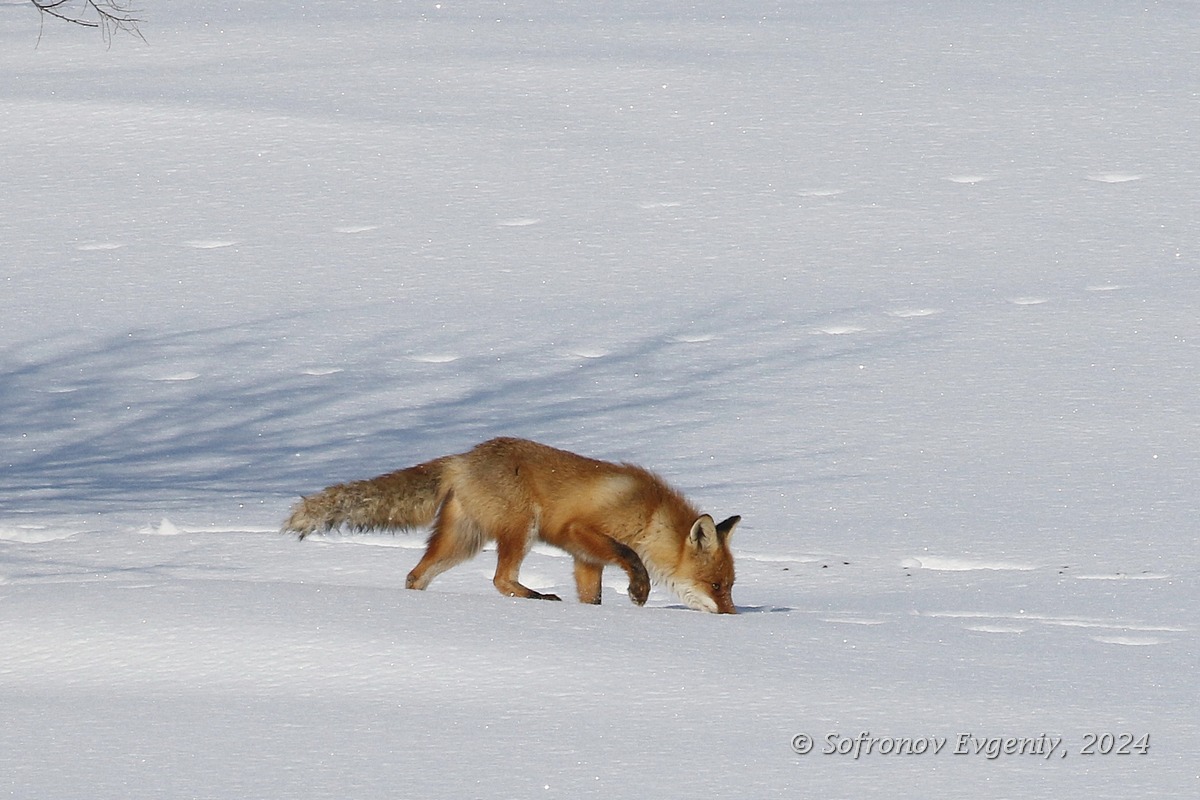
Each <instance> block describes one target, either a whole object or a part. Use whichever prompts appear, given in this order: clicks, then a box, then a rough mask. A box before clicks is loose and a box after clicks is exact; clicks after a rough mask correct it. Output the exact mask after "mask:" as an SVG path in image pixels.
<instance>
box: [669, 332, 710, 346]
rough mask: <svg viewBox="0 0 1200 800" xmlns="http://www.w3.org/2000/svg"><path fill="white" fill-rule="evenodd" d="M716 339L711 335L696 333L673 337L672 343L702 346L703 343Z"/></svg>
mask: <svg viewBox="0 0 1200 800" xmlns="http://www.w3.org/2000/svg"><path fill="white" fill-rule="evenodd" d="M716 338H717V337H716V336H715V335H714V334H711V333H695V334H680V335H678V336H672V337H671V341H672V342H678V343H679V344H700V343H702V342H711V341H713V340H715V339H716Z"/></svg>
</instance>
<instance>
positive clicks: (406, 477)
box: [282, 458, 446, 539]
mask: <svg viewBox="0 0 1200 800" xmlns="http://www.w3.org/2000/svg"><path fill="white" fill-rule="evenodd" d="M445 462H446V459H445V458H438V459H435V460H433V461H427V462H425V463H424V464H418V465H417V466H415V467H409V468H408V469H402V470H397V471H396V472H389V473H388V474H386V475H380V476H379V477H377V478H370V479H369V480H365V481H351V482H350V483H339V484H336V485H335V486H330V487H328V488H327V489H322V490H321V491H319V492H317V493H316V494H310V495H308V496H307V497H302V498H301V499H300V502H299V503H297V504H296V505H295V506H293V507H292V514H291V516H289V517H288V518H287V521H286V522H284V523H283V528H282V531H283V532H285V533H286V532H288V531H292V532H294V533H296V534H298V535H299V536H300V538H301V539H303V538H304V537H305V536H308V535H309V534H310V533H315V532H317V531H328V530H333V529H334V528H341V527H347V528H351V529H353V530H378V529H385V530H386V529H389V528H391V529H396V528H416V527H421V526H425V525H428V524H430V523H431V522H433V518H434V517H435V516H436V515H437V510H438V507H439V506H441V504H442V501H443V500H444V499H445V496H446V490H445V489H443V482H442V472H443V469H444V467H445Z"/></svg>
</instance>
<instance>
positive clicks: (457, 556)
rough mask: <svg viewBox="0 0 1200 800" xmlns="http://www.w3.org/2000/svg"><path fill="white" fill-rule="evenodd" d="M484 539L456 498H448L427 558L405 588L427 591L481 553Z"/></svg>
mask: <svg viewBox="0 0 1200 800" xmlns="http://www.w3.org/2000/svg"><path fill="white" fill-rule="evenodd" d="M483 539H484V537H483V533H482V531H480V529H479V526H477V525H476V524H475V523H474V522H473V521H472V520H471V519H470V518H468V517H467V515H466V514H464V513H463V510H462V507H461V506H460V505H459V503H458V501H457V500H455V498H454V496H453V495H451V496H449V497H447V498H446V501H445V502H444V503H443V504H442V508H441V510H440V511H439V512H438V517H437V521H436V522H435V523H434V526H433V533H431V534H430V535H429V541H428V543H426V545H425V555H423V556H421V560H420V561H419V562H418V563H417V565H416V566H415V567H413V568H412V571H411V572H409V573H408V578H407V579H406V580H405V586H407V587H408V588H409V589H424V588H425V587H427V586H428V585H429V582H430V581H432V580H433V579H434V578H436V577H437V576H438V575H441V574H442V573H443V572H445V571H446V570H448V569H450V568H451V567H453V566H455V565H456V564H461V563H462V562H464V561H466V560H467V559H469V558H471V557H472V556H474V555H475V554H476V553H478V552H479V550H480V548H482V547H483Z"/></svg>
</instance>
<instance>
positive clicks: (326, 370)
mask: <svg viewBox="0 0 1200 800" xmlns="http://www.w3.org/2000/svg"><path fill="white" fill-rule="evenodd" d="M342 371H343V370H342V368H341V367H309V368H308V369H302V370H300V374H301V375H312V376H315V377H318V378H321V377H324V376H326V375H336V374H337V373H339V372H342Z"/></svg>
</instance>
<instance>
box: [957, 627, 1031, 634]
mask: <svg viewBox="0 0 1200 800" xmlns="http://www.w3.org/2000/svg"><path fill="white" fill-rule="evenodd" d="M964 628H965V630H968V631H975V632H976V633H1024V632H1025V631H1026V630H1028V628H1020V627H1017V626H1016V625H966V626H964Z"/></svg>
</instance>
